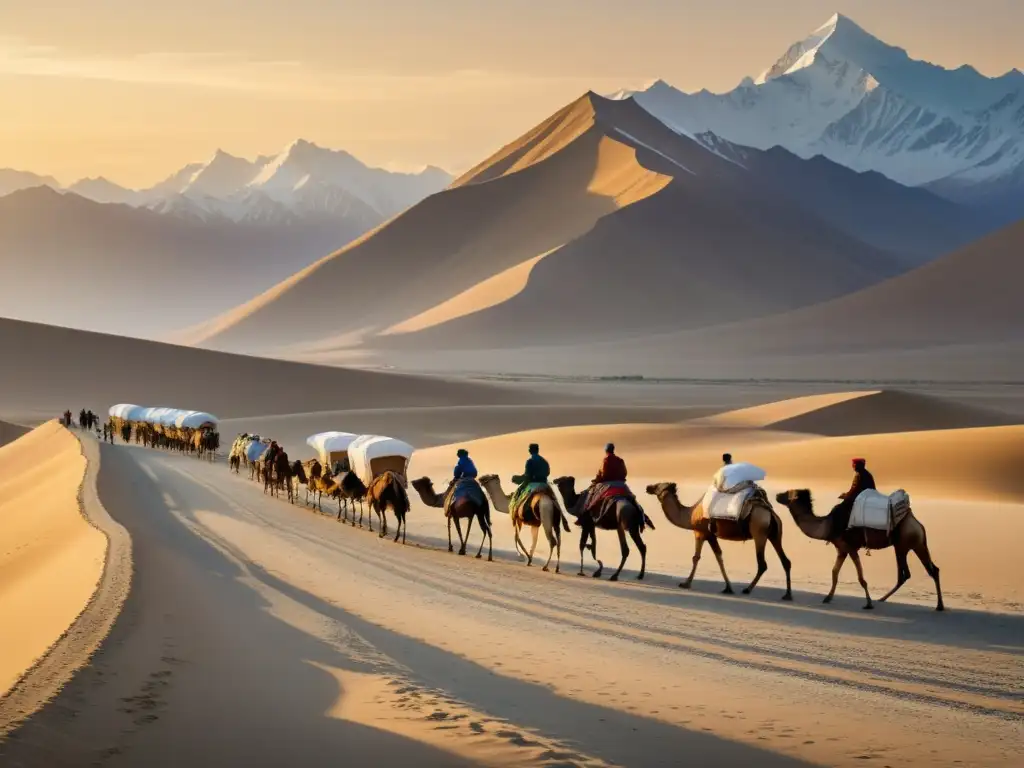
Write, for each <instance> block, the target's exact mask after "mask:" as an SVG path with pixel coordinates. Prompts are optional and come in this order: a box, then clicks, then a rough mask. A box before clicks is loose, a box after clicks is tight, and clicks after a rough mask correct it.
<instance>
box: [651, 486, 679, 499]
mask: <svg viewBox="0 0 1024 768" xmlns="http://www.w3.org/2000/svg"><path fill="white" fill-rule="evenodd" d="M676 488H677V486H676V484H675V483H655V484H654V485H648V486H647V489H646V490H647V493H649V494H650V495H651V496H657V497H658V501H664V500H665V499H666V498H668V497H669V496H675V495H676Z"/></svg>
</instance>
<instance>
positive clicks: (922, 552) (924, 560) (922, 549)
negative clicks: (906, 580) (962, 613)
mask: <svg viewBox="0 0 1024 768" xmlns="http://www.w3.org/2000/svg"><path fill="white" fill-rule="evenodd" d="M914 554H915V555H917V559H918V560H920V561H921V565H923V566H924V569H925V570H926V571H927V572H928V575H929V576H931V577H932V581H934V582H935V592H936V594H937V595H938V596H939V602H938V603H937V604H936V606H935V610H936V611H944V610H946V606H945V604H944V603H943V602H942V585H941V584H940V583H939V566H937V565H936V564H935V563H934V562H932V556H931V553H930V552H929V551H928V540H927V538H925V539H922V540H921V543H920V544H918V545H917V546H915V547H914Z"/></svg>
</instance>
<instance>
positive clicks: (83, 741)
mask: <svg viewBox="0 0 1024 768" xmlns="http://www.w3.org/2000/svg"><path fill="white" fill-rule="evenodd" d="M102 462H103V463H102V465H101V470H100V476H99V491H100V496H101V498H102V500H103V503H104V505H105V506H106V508H107V510H108V511H109V512H110V514H111V515H112V516H113V517H114V518H115V519H116V520H118V521H119V522H120V523H122V524H123V525H124V526H125V527H126V528H127V529H128V531H129V533H130V534H131V535H132V539H133V547H134V569H135V571H134V574H133V581H132V588H131V593H130V595H129V598H128V600H127V602H126V604H125V606H124V609H123V611H122V613H121V614H120V616H119V617H118V619H117V621H116V622H115V625H114V628H113V631H112V632H111V635H110V636H109V637H108V638H107V640H106V641H105V642H104V643H103V645H102V646H101V648H100V649H99V651H98V652H97V653H96V654H95V656H94V657H93V659H92V660H91V662H90V664H89V665H87V667H85V668H84V669H83V670H81V671H80V672H79V673H78V674H77V675H76V676H75V677H74V679H73V680H72V681H71V682H70V683H69V684H68V685H67V686H65V688H64V689H63V690H62V691H61V692H60V694H59V695H58V696H56V697H55V699H54V700H53V701H51V702H50V703H49V704H48V705H47V706H46V707H44V708H43V709H42V710H41V711H40V712H39V713H37V714H36V715H35V716H34V717H32V718H31V719H29V720H28V721H27V722H26V723H25V724H24V725H23V726H22V727H21V728H19V729H18V730H17V731H15V732H14V733H13V734H12V736H11V738H10V739H9V741H7V742H5V743H3V744H0V758H2V761H3V763H4V764H5V765H11V766H37V765H46V766H54V767H56V766H64V765H76V766H77V765H84V764H103V765H111V766H123V765H127V766H133V765H140V764H145V765H147V766H165V765H166V766H171V765H175V766H177V765H195V766H202V765H210V764H219V765H246V766H250V767H252V766H271V765H273V766H279V765H290V764H296V763H301V764H302V765H310V766H315V765H325V766H326V765H332V766H333V765H337V764H339V763H348V764H360V763H362V764H373V765H380V766H391V765H415V766H417V768H419V767H420V766H435V765H436V766H442V765H443V766H458V765H472V764H474V763H473V762H472V761H471V760H467V759H465V758H462V757H460V756H458V755H456V754H454V753H452V752H448V751H445V750H441V749H437V748H435V747H432V746H429V745H427V744H425V743H423V742H420V741H416V740H412V739H409V738H406V737H404V736H399V735H396V734H394V733H392V732H389V731H386V730H382V729H377V728H372V727H368V726H365V725H361V724H357V723H353V722H350V721H346V720H341V719H338V718H334V717H330V716H328V715H327V714H325V713H327V712H329V711H330V710H331V709H332V708H334V707H335V706H336V705H337V703H338V702H339V700H340V699H342V697H344V696H345V693H346V692H345V690H344V689H343V687H342V686H340V685H339V683H338V680H337V678H336V677H334V676H333V675H331V674H329V673H328V672H326V671H324V669H323V668H335V669H340V670H345V671H349V672H362V673H367V672H371V673H381V672H384V673H385V674H386V673H388V672H390V670H391V668H385V669H382V668H381V664H380V663H379V662H374V661H372V660H365V659H359V658H358V657H353V655H351V654H347V653H344V652H343V651H342V650H340V649H339V646H338V645H335V644H332V643H328V642H326V641H324V640H322V639H321V638H319V637H317V636H314V635H312V634H310V633H309V632H306V631H304V630H302V629H299V628H298V627H297V626H296V625H295V624H293V623H291V622H289V621H287V620H285V619H284V618H282V617H281V616H279V615H277V612H279V611H280V610H281V608H280V606H279V605H278V604H277V601H274V605H272V604H271V602H270V601H269V600H268V599H267V596H266V594H267V590H269V591H270V592H271V593H272V594H273V593H276V595H278V596H281V597H283V598H287V601H294V603H297V604H298V605H300V606H304V608H305V609H308V610H309V611H313V612H314V613H315V614H316V615H318V616H319V617H323V619H324V620H327V621H328V622H330V623H331V625H332V626H334V627H335V628H336V629H337V630H340V631H341V633H342V634H344V630H345V629H347V630H349V631H352V632H355V633H357V634H358V635H359V636H360V637H361V638H363V639H364V640H365V641H366V642H368V643H369V644H370V645H371V646H373V648H375V649H376V650H377V651H379V652H382V653H384V654H386V655H387V656H389V657H390V658H391V659H392V660H394V662H397V663H398V664H401V665H404V666H406V667H408V668H410V669H411V670H412V672H411V673H407V674H406V677H408V678H410V679H413V680H418V681H419V682H422V683H423V684H426V685H428V686H430V687H432V688H438V689H443V690H445V691H446V692H447V693H449V694H450V695H453V696H455V697H456V698H458V699H459V700H461V701H463V702H465V703H467V704H469V705H471V706H473V707H475V708H476V709H478V710H480V711H482V712H485V713H487V714H489V715H491V716H494V717H499V718H507V719H509V720H510V721H512V722H514V723H516V724H517V725H519V726H520V727H522V728H528V729H531V730H532V731H533V732H534V733H536V734H538V735H541V736H544V737H547V738H550V739H553V740H556V741H557V742H558V743H560V744H562V745H565V746H566V747H567V749H569V750H570V751H569V752H568V753H564V754H563V753H554V752H552V753H550V754H548V755H547V756H546V758H545V759H544V760H543V761H542V762H541V763H540V764H542V765H548V766H556V765H557V766H568V765H575V764H577V763H576V761H575V759H574V758H576V757H582V756H577V755H575V754H573V752H572V750H579V751H580V752H583V753H587V754H589V755H592V756H594V757H598V758H603V759H604V760H608V761H612V762H616V763H621V764H628V765H630V766H663V765H678V764H679V763H680V761H683V760H687V761H692V760H696V761H697V763H698V764H700V765H706V766H733V765H743V764H746V765H759V766H775V765H778V766H783V765H803V764H804V763H802V762H800V761H798V760H795V759H792V758H787V757H784V756H780V755H778V754H775V753H772V752H768V751H765V750H760V749H757V748H755V747H751V746H747V745H743V744H739V743H735V742H730V741H727V740H723V739H720V738H718V737H715V736H712V735H709V734H706V733H700V732H696V731H690V730H686V729H682V728H678V727H674V726H671V725H668V724H665V723H662V722H660V721H657V720H654V719H651V718H646V717H642V716H639V715H633V714H629V713H625V712H620V711H617V710H614V709H610V708H605V707H600V706H595V705H591V704H586V703H582V702H578V701H574V700H572V699H567V698H564V697H560V696H558V695H556V694H555V693H553V692H552V691H550V690H549V689H547V688H546V687H544V686H540V685H535V684H532V683H528V682H523V681H520V680H515V679H511V678H508V677H505V676H502V675H498V674H495V673H494V672H492V671H491V670H489V669H487V668H484V667H482V666H480V665H478V664H475V663H473V662H470V661H467V660H466V659H463V658H461V657H459V656H456V655H454V654H452V653H448V652H446V651H444V650H441V649H438V648H435V647H433V646H430V645H427V644H424V643H422V642H420V641H418V640H415V639H413V638H409V637H406V636H404V635H401V634H398V633H395V632H392V631H390V630H387V629H384V628H382V627H379V626H376V625H373V624H371V623H368V622H366V621H364V620H362V619H360V618H358V617H356V616H354V615H352V614H349V613H347V612H345V611H343V610H341V609H339V608H338V607H336V606H334V605H331V604H330V603H327V602H325V601H323V600H322V599H320V598H318V597H316V596H315V595H312V594H310V593H308V592H305V591H303V590H301V589H298V588H296V587H294V586H292V585H290V584H288V583H286V582H284V581H282V580H281V579H279V578H278V577H276V576H275V575H273V574H271V573H268V572H265V571H263V570H262V569H259V568H257V567H254V566H250V565H246V564H244V563H240V562H236V561H235V560H234V559H233V557H232V556H231V555H230V550H229V551H228V552H225V551H222V549H220V548H218V547H215V546H213V545H212V544H210V543H208V542H207V541H205V540H204V539H202V538H200V537H199V536H198V535H196V534H195V533H194V532H193V531H192V530H191V529H190V527H189V526H190V524H191V523H196V522H197V521H196V519H195V517H194V515H193V513H192V511H191V510H190V509H189V508H188V506H187V505H185V504H183V503H181V502H180V499H179V498H178V497H177V495H176V493H175V490H174V488H168V487H163V486H162V485H160V484H158V483H157V482H156V481H155V479H154V477H152V476H151V475H150V473H149V472H147V471H144V470H143V468H141V467H140V466H139V465H138V464H136V462H135V461H134V459H133V458H132V454H131V452H128V451H118V450H117V449H111V448H106V447H105V448H104V449H103V453H102ZM217 503H218V500H217V499H216V498H215V497H212V496H211V505H212V506H210V507H209V508H210V509H216V508H217ZM253 579H256V580H257V581H258V582H259V583H260V584H262V585H263V589H259V590H258V589H257V588H256V587H255V584H254V583H253ZM287 601H282V602H285V603H286V602H287ZM338 625H340V626H338ZM350 641H351V639H350V640H343V641H342V643H345V642H350ZM513 737H518V738H519V739H523V736H522V734H518V733H512V734H510V736H509V738H510V740H512V741H513V743H516V742H515V739H514V738H513ZM523 743H524V744H526V743H529V742H528V741H526V740H523Z"/></svg>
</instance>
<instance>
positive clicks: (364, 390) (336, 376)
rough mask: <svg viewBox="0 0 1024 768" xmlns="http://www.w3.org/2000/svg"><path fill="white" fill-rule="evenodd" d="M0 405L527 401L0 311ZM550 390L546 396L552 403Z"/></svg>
mask: <svg viewBox="0 0 1024 768" xmlns="http://www.w3.org/2000/svg"><path fill="white" fill-rule="evenodd" d="M0 346H2V348H3V350H4V356H5V358H4V359H5V364H4V365H3V366H2V367H0V413H2V414H3V415H5V416H6V417H7V418H11V419H13V420H16V421H23V422H26V423H30V422H32V421H39V420H46V419H48V418H53V417H55V416H56V415H57V414H60V413H63V411H64V410H65V409H66V408H71V409H72V410H74V411H77V409H78V408H81V407H86V408H92V409H93V410H94V411H95V412H97V413H100V414H103V413H106V409H107V408H108V407H109V406H110V405H112V404H113V403H118V402H127V403H132V402H135V403H144V404H148V403H171V404H173V405H174V407H183V408H195V409H197V410H205V411H210V412H212V413H214V414H216V415H217V416H220V417H221V418H228V417H231V416H244V415H260V416H263V415H268V414H275V413H295V412H297V411H302V412H308V411H322V410H336V409H337V408H339V407H341V406H346V407H349V408H372V407H380V408H388V407H392V408H397V407H403V406H416V405H419V406H426V405H473V404H476V405H481V404H501V403H505V404H509V403H528V402H532V401H535V400H536V395H535V394H534V393H530V392H528V391H525V390H519V389H510V388H507V387H502V386H499V385H487V384H477V383H465V382H456V381H449V380H445V379H441V378H433V377H423V376H407V375H402V374H390V373H379V372H375V371H360V370H350V369H342V368H327V367H320V366H313V365H305V364H300V363H288V362H284V361H280V360H267V359H261V358H256V357H245V356H242V355H229V354H225V353H221V352H211V351H208V350H200V349H193V348H190V347H180V346H174V345H170V344H161V343H158V342H152V341H143V340H139V339H128V338H123V337H118V336H108V335H104V334H98V333H89V332H85V331H75V330H71V329H68V328H57V327H54V326H47V325H37V324H35V323H22V322H18V321H15V320H2V319H0ZM558 399H559V398H557V397H555V398H551V400H555V401H557V400H558Z"/></svg>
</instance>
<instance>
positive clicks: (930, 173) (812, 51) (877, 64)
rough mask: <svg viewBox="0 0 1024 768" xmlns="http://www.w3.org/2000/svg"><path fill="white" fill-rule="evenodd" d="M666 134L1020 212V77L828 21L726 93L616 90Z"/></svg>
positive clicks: (658, 84) (665, 87) (1023, 205)
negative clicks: (783, 154) (951, 65)
mask: <svg viewBox="0 0 1024 768" xmlns="http://www.w3.org/2000/svg"><path fill="white" fill-rule="evenodd" d="M616 96H617V97H619V98H626V97H631V98H633V99H634V100H635V101H636V102H637V103H638V104H640V106H642V107H644V109H646V110H648V111H649V112H651V113H652V114H653V115H655V116H657V117H658V118H659V119H660V120H662V121H663V122H665V123H666V124H667V125H669V126H671V127H672V128H674V129H675V130H678V131H681V132H684V133H689V134H691V135H694V134H701V133H704V132H711V133H714V134H715V135H716V136H719V137H721V138H724V139H727V140H729V141H732V142H735V143H738V144H742V145H746V146H750V147H755V148H759V149H769V148H771V147H773V146H781V147H785V148H786V149H788V150H790V151H791V152H793V153H795V154H797V155H799V156H801V157H805V158H810V157H814V156H816V155H823V156H825V157H827V158H829V159H831V160H834V161H835V162H837V163H841V164H842V165H845V166H847V167H849V168H852V169H854V170H859V171H868V170H870V171H878V172H880V173H883V174H885V175H886V176H888V177H889V178H891V179H894V180H896V181H899V182H901V183H903V184H907V185H913V186H926V187H927V188H929V189H931V190H933V191H935V192H938V193H939V194H942V195H944V196H946V197H949V198H950V199H954V200H958V201H965V202H971V203H976V204H979V205H983V206H985V207H988V208H993V207H995V208H1000V209H1002V210H1004V211H1005V213H1006V216H1005V219H1006V220H1012V218H1013V217H1014V216H1015V215H1021V214H1022V213H1024V74H1022V73H1021V72H1020V71H1018V70H1016V69H1014V70H1012V71H1010V72H1008V73H1006V74H1005V75H1002V76H1001V77H995V78H989V77H985V76H984V75H982V74H981V73H979V72H978V71H977V70H975V69H974V68H972V67H970V66H966V65H965V66H962V67H960V68H958V69H955V70H947V69H943V68H942V67H938V66H935V65H933V64H930V63H927V62H923V61H917V60H914V59H911V58H910V57H909V56H908V55H907V52H906V51H905V50H903V49H902V48H897V47H894V46H891V45H888V44H886V43H884V42H882V41H881V40H879V39H878V38H876V37H874V36H873V35H871V34H869V33H868V32H866V31H864V30H863V29H862V28H861V27H859V26H858V25H857V24H856V23H854V22H853V21H852V20H850V19H848V18H847V17H845V16H842V15H840V14H836V15H835V16H833V17H832V18H831V19H829V21H828V22H827V23H826V24H824V25H823V26H822V27H820V28H819V29H817V30H815V31H814V32H813V33H812V34H811V35H809V36H808V37H806V38H804V39H803V40H800V41H799V42H797V43H795V44H793V45H792V46H791V47H790V48H789V49H788V50H787V51H786V52H785V53H784V54H783V56H782V57H781V58H780V59H779V60H778V61H776V62H775V63H774V64H772V65H771V66H770V67H769V68H768V69H766V70H765V71H764V72H763V73H761V74H760V75H759V76H758V77H757V78H749V77H748V78H746V79H744V80H743V82H741V83H740V84H739V86H737V87H736V88H735V89H733V90H731V91H729V92H727V93H720V94H718V93H710V92H708V91H706V90H704V91H700V92H697V93H684V92H682V91H680V90H677V89H676V88H674V87H672V86H671V85H669V84H668V83H666V82H664V81H661V80H658V81H655V82H654V83H652V84H651V85H649V86H648V87H646V88H643V89H640V90H637V91H622V92H620V93H618V94H616Z"/></svg>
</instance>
